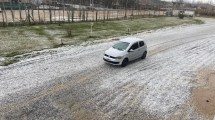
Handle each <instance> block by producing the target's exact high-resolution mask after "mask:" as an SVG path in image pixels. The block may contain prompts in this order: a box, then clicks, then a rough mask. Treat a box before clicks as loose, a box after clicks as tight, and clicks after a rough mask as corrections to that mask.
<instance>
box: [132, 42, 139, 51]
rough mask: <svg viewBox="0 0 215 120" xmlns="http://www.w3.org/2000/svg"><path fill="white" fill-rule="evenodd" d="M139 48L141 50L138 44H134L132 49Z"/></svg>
mask: <svg viewBox="0 0 215 120" xmlns="http://www.w3.org/2000/svg"><path fill="white" fill-rule="evenodd" d="M137 48H139V45H138V42H136V43H134V44H133V45H132V46H131V48H130V49H132V50H136V49H137Z"/></svg>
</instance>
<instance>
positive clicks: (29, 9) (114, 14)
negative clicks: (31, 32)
mask: <svg viewBox="0 0 215 120" xmlns="http://www.w3.org/2000/svg"><path fill="white" fill-rule="evenodd" d="M0 8H1V11H0V12H1V13H0V26H11V25H30V24H47V23H64V22H67V23H70V22H88V21H89V22H90V21H106V20H116V19H124V18H133V17H136V16H164V15H165V11H163V10H161V9H159V8H158V7H157V6H150V7H149V6H146V7H138V6H134V7H130V8H127V7H126V6H124V7H121V8H117V7H115V8H114V7H112V8H107V7H102V6H97V7H95V6H93V7H92V6H86V5H77V4H58V3H55V4H42V5H39V6H33V5H32V4H30V3H22V4H20V3H11V2H10V3H7V4H6V3H2V4H1V5H0Z"/></svg>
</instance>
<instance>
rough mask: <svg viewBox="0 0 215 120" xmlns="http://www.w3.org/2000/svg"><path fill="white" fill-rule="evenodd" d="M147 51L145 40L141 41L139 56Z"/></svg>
mask: <svg viewBox="0 0 215 120" xmlns="http://www.w3.org/2000/svg"><path fill="white" fill-rule="evenodd" d="M145 51H146V45H145V43H144V42H143V41H139V53H138V54H139V57H141V56H142V55H143V53H144V52H145Z"/></svg>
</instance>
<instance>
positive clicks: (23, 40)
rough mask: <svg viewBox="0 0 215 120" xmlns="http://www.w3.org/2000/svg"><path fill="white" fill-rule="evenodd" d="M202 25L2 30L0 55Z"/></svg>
mask: <svg viewBox="0 0 215 120" xmlns="http://www.w3.org/2000/svg"><path fill="white" fill-rule="evenodd" d="M202 23H203V22H202V21H201V20H197V19H192V18H184V19H178V18H176V17H156V18H135V19H132V20H131V19H128V20H116V21H105V22H94V25H93V32H92V33H91V30H90V28H91V23H90V22H78V23H70V24H68V23H67V24H61V25H59V24H48V25H34V26H18V27H14V26H13V27H6V28H5V27H1V28H0V36H1V37H0V56H2V57H6V58H7V57H14V56H16V55H20V54H23V53H27V52H31V51H35V50H42V49H49V48H56V47H61V46H62V45H78V44H81V43H83V42H86V41H94V40H97V39H104V38H109V37H116V36H122V35H127V34H135V33H138V32H143V31H147V30H152V29H159V28H163V27H167V26H176V25H181V24H202ZM128 29H129V31H128ZM61 40H62V41H63V43H62V42H61ZM13 62H15V61H13V60H12V61H11V62H8V63H13Z"/></svg>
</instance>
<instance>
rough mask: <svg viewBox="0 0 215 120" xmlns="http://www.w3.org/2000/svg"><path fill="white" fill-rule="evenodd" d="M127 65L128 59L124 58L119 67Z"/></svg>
mask: <svg viewBox="0 0 215 120" xmlns="http://www.w3.org/2000/svg"><path fill="white" fill-rule="evenodd" d="M127 65H128V58H125V59H124V60H123V61H122V64H121V66H122V67H125V66H127Z"/></svg>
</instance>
